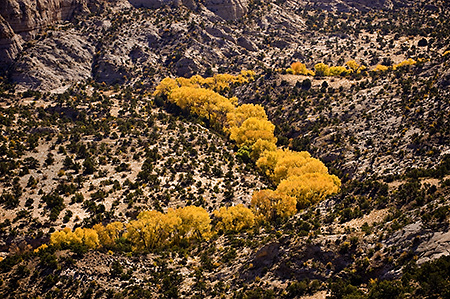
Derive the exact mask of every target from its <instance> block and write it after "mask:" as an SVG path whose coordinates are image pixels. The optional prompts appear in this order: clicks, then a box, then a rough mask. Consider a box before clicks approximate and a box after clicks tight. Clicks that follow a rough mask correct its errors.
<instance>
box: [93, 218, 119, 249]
mask: <svg viewBox="0 0 450 299" xmlns="http://www.w3.org/2000/svg"><path fill="white" fill-rule="evenodd" d="M124 228H125V225H124V224H123V223H122V222H118V221H116V222H111V223H108V224H107V225H106V226H103V225H102V224H100V223H99V224H96V225H94V227H93V229H95V231H96V232H97V234H98V239H99V242H100V244H101V245H102V246H114V245H115V244H116V240H118V239H119V238H120V237H121V235H122V233H123V230H124Z"/></svg>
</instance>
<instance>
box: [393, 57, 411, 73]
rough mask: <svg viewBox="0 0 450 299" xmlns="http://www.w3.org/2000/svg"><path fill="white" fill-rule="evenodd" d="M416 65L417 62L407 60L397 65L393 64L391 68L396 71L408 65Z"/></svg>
mask: <svg viewBox="0 0 450 299" xmlns="http://www.w3.org/2000/svg"><path fill="white" fill-rule="evenodd" d="M416 63H417V62H416V61H415V60H414V59H412V58H408V59H406V60H403V61H402V62H400V63H398V64H395V65H394V66H393V67H392V68H393V69H394V70H396V69H398V68H399V67H403V66H408V65H414V64H416Z"/></svg>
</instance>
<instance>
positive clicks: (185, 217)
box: [167, 206, 211, 239]
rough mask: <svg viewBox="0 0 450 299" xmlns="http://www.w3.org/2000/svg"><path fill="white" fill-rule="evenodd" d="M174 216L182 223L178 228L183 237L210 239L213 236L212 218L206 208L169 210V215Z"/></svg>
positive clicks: (188, 207) (193, 207)
mask: <svg viewBox="0 0 450 299" xmlns="http://www.w3.org/2000/svg"><path fill="white" fill-rule="evenodd" d="M171 214H174V215H173V216H175V217H178V218H179V219H180V220H181V222H180V224H179V225H178V227H177V230H178V233H179V235H180V236H181V237H185V238H186V237H195V238H198V239H203V238H208V237H209V236H210V234H211V218H210V217H209V214H208V212H206V210H205V209H204V208H201V207H196V206H186V207H184V208H178V209H176V210H169V212H168V213H167V215H169V216H170V215H171Z"/></svg>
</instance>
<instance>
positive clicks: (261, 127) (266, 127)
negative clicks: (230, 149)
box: [230, 117, 277, 147]
mask: <svg viewBox="0 0 450 299" xmlns="http://www.w3.org/2000/svg"><path fill="white" fill-rule="evenodd" d="M274 130H275V126H274V125H273V124H272V123H271V122H270V121H268V120H265V119H259V118H256V117H250V118H248V119H246V120H245V121H244V122H243V123H242V125H241V126H240V127H232V128H231V129H230V132H231V134H230V139H231V140H234V141H236V144H237V145H238V146H250V147H251V146H252V145H253V144H255V143H256V142H257V141H258V140H259V139H261V140H266V141H268V142H271V143H274V144H275V143H276V142H277V139H276V138H275V136H274V134H273V132H274Z"/></svg>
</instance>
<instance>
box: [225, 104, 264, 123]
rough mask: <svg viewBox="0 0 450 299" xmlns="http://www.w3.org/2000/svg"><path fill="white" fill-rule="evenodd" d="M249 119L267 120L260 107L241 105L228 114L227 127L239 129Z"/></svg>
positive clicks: (262, 108)
mask: <svg viewBox="0 0 450 299" xmlns="http://www.w3.org/2000/svg"><path fill="white" fill-rule="evenodd" d="M250 117H254V118H258V119H262V120H267V114H266V111H265V110H264V107H263V106H261V105H258V104H257V105H253V104H243V105H240V106H238V107H237V108H236V109H234V110H233V111H232V112H230V113H228V115H227V121H228V126H229V127H240V126H242V124H243V123H244V121H245V120H247V119H249V118H250Z"/></svg>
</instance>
